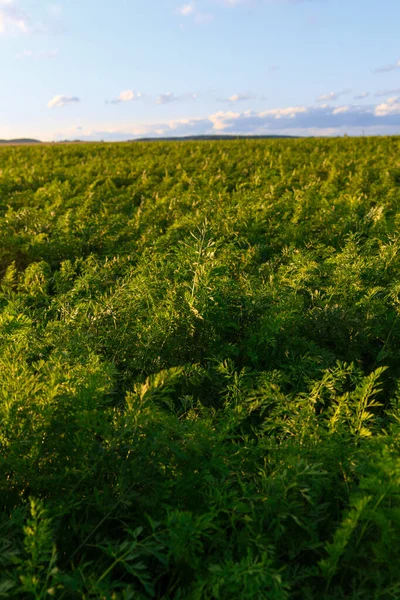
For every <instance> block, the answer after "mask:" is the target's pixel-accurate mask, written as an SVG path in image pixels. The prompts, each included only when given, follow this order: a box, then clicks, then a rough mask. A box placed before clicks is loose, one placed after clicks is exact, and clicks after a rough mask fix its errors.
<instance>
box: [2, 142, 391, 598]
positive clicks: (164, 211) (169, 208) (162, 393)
mask: <svg viewBox="0 0 400 600" xmlns="http://www.w3.org/2000/svg"><path fill="white" fill-rule="evenodd" d="M399 150H400V141H399V138H396V137H387V138H384V137H382V138H363V139H352V138H345V139H303V140H295V139H293V140H238V141H229V142H227V141H226V142H224V141H219V142H206V141H204V142H185V143H179V142H168V143H166V142H154V143H151V144H145V143H134V144H130V143H123V144H79V145H78V144H76V145H71V146H68V145H53V146H43V147H42V146H35V147H7V148H2V149H0V173H1V176H0V417H1V428H0V530H1V535H0V598H27V599H35V600H42V599H43V600H44V599H46V598H51V597H54V598H58V599H60V600H62V599H72V600H73V599H74V598H76V599H77V600H78V599H81V598H83V599H87V600H88V599H99V600H100V599H101V600H103V599H110V600H112V599H117V598H118V599H119V598H121V599H125V600H128V599H130V598H132V599H133V598H134V599H135V600H136V599H138V600H145V599H151V598H154V599H160V600H161V599H165V600H214V599H216V600H230V599H231V598H244V599H246V600H251V599H253V600H260V599H263V598H265V600H271V599H273V600H289V599H292V598H293V599H299V600H313V599H314V598H318V599H319V598H326V599H327V600H328V599H329V600H331V599H332V600H342V599H345V598H346V599H347V598H352V599H353V600H369V599H371V598H375V599H380V600H391V599H393V600H394V599H396V598H398V597H399V596H400V575H399V567H398V565H399V563H400V516H399V515H400V454H399V440H400V368H399V361H398V348H399V344H400V319H399V311H400V283H399V281H400V280H399V278H400V254H399V248H400V238H399V234H398V230H399V225H400V178H399V173H400V166H399V159H398V157H399Z"/></svg>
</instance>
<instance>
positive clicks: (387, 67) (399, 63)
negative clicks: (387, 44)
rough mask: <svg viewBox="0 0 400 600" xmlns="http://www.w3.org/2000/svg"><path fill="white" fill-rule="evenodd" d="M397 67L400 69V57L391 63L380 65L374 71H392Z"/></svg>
mask: <svg viewBox="0 0 400 600" xmlns="http://www.w3.org/2000/svg"><path fill="white" fill-rule="evenodd" d="M397 69H400V59H399V60H397V61H396V62H394V63H392V64H390V65H385V66H383V67H378V68H377V69H374V71H373V72H374V73H389V72H390V71H396V70H397Z"/></svg>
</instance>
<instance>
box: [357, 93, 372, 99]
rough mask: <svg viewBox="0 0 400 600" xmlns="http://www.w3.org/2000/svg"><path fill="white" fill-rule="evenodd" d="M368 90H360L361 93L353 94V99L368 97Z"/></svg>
mask: <svg viewBox="0 0 400 600" xmlns="http://www.w3.org/2000/svg"><path fill="white" fill-rule="evenodd" d="M369 95H370V94H369V92H362V93H361V94H357V96H353V98H354V100H364V98H368V97H369Z"/></svg>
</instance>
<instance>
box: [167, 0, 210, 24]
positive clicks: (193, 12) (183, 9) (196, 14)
mask: <svg viewBox="0 0 400 600" xmlns="http://www.w3.org/2000/svg"><path fill="white" fill-rule="evenodd" d="M176 12H177V14H178V15H180V16H181V17H190V18H191V19H192V20H193V21H194V22H195V23H197V24H198V25H202V24H203V23H210V22H211V21H212V20H213V19H214V15H213V14H211V13H209V12H202V11H201V10H199V9H198V5H197V2H188V3H187V4H182V5H181V6H179V7H178V9H177V11H176Z"/></svg>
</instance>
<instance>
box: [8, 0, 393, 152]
mask: <svg viewBox="0 0 400 600" xmlns="http://www.w3.org/2000/svg"><path fill="white" fill-rule="evenodd" d="M399 23H400V2H399V0H379V1H378V0H185V1H184V2H179V0H147V1H145V0H113V1H111V0H58V1H54V2H53V1H49V2H47V1H46V0H0V69H1V71H0V72H1V79H2V85H1V94H0V138H11V137H22V136H24V137H25V136H29V137H36V138H40V139H43V140H60V139H75V138H80V139H104V140H119V139H130V138H135V137H141V136H155V137H157V136H162V135H189V134H211V133H214V134H215V133H218V134H235V133H240V134H246V133H248V134H277V133H278V134H296V135H343V134H345V133H347V134H349V135H361V134H363V133H364V134H366V135H368V134H386V133H389V134H398V133H400V36H399V34H398V26H399V25H398V24H399Z"/></svg>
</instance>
